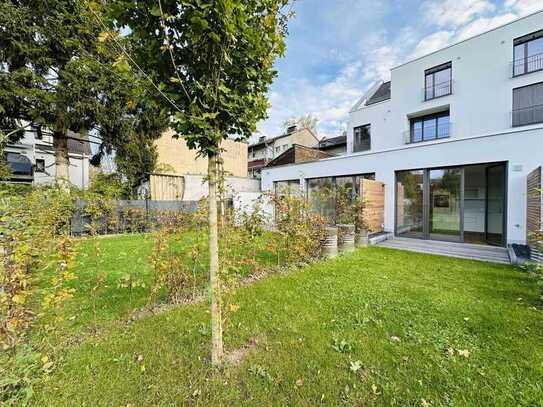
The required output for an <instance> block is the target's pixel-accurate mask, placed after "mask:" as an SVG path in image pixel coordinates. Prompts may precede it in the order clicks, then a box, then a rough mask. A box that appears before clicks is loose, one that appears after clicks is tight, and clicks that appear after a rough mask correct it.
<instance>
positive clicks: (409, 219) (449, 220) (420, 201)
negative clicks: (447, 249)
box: [396, 168, 463, 241]
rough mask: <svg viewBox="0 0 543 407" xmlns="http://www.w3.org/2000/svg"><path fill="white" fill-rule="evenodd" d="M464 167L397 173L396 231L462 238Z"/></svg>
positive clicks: (439, 238)
mask: <svg viewBox="0 0 543 407" xmlns="http://www.w3.org/2000/svg"><path fill="white" fill-rule="evenodd" d="M462 191H463V169H462V168H445V169H433V170H413V171H399V172H397V173H396V234H397V235H398V236H403V237H415V238H420V239H435V240H448V241H461V240H462V206H463V205H462V199H463V192H462Z"/></svg>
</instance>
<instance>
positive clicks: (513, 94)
mask: <svg viewBox="0 0 543 407" xmlns="http://www.w3.org/2000/svg"><path fill="white" fill-rule="evenodd" d="M537 85H540V86H541V85H543V82H536V83H530V84H529V85H524V86H518V87H516V88H513V90H512V91H511V98H512V100H511V105H512V111H511V127H513V128H517V127H524V126H532V125H535V124H541V123H543V118H542V119H541V120H539V121H532V122H529V123H521V124H515V112H519V111H522V110H526V109H529V108H532V109H535V108H538V107H539V108H541V109H542V111H543V105H541V104H539V105H532V106H530V107H521V108H517V109H515V90H518V89H525V88H529V87H532V86H537Z"/></svg>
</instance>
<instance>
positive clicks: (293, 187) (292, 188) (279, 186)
mask: <svg viewBox="0 0 543 407" xmlns="http://www.w3.org/2000/svg"><path fill="white" fill-rule="evenodd" d="M275 193H276V194H277V195H278V196H284V195H288V194H290V195H296V194H299V193H300V181H299V180H297V179H296V180H288V181H277V182H275Z"/></svg>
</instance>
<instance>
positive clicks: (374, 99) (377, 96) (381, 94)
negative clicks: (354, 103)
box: [366, 81, 391, 106]
mask: <svg viewBox="0 0 543 407" xmlns="http://www.w3.org/2000/svg"><path fill="white" fill-rule="evenodd" d="M390 88H391V83H390V81H388V82H384V83H382V84H381V86H379V88H378V89H377V90H376V91H375V92H374V93H373V95H371V96H370V97H369V98H368V100H366V106H369V105H373V104H375V103H379V102H383V101H385V100H388V99H390V94H391V92H390Z"/></svg>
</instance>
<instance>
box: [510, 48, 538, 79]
mask: <svg viewBox="0 0 543 407" xmlns="http://www.w3.org/2000/svg"><path fill="white" fill-rule="evenodd" d="M541 70H543V53H540V54H535V55H530V56H529V57H524V58H519V59H515V60H514V61H513V62H511V74H512V75H513V78H514V77H516V76H521V75H526V74H529V73H532V72H537V71H541Z"/></svg>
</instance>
